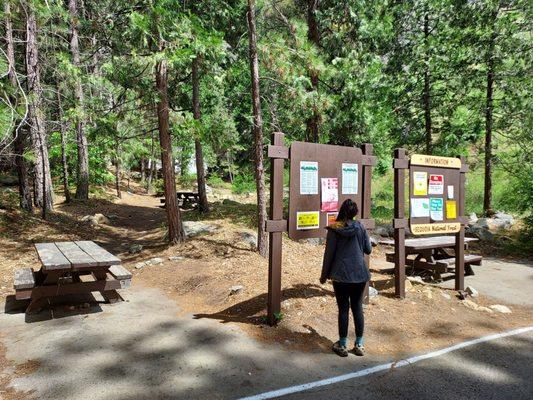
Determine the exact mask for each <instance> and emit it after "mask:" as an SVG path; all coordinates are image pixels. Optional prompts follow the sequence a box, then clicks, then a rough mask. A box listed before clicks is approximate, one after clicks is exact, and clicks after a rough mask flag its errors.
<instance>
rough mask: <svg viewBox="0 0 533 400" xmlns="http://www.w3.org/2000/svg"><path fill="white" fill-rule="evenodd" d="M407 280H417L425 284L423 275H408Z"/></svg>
mask: <svg viewBox="0 0 533 400" xmlns="http://www.w3.org/2000/svg"><path fill="white" fill-rule="evenodd" d="M407 280H408V281H410V282H415V283H422V284H424V281H423V280H422V277H421V276H418V275H417V276H408V277H407Z"/></svg>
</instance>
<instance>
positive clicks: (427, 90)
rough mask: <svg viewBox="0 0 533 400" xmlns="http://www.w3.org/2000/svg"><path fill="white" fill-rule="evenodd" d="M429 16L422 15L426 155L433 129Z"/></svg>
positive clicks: (429, 147) (430, 147) (429, 152)
mask: <svg viewBox="0 0 533 400" xmlns="http://www.w3.org/2000/svg"><path fill="white" fill-rule="evenodd" d="M428 40H429V14H427V13H426V14H425V15H424V43H425V51H426V54H425V61H424V94H423V96H422V97H423V103H424V126H425V140H426V154H431V151H432V134H433V127H432V124H431V73H430V71H429V43H428Z"/></svg>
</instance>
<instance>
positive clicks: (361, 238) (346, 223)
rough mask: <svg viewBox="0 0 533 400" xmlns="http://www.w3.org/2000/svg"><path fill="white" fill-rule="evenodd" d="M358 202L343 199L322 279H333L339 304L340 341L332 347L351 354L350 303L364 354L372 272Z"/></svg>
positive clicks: (331, 229) (360, 353)
mask: <svg viewBox="0 0 533 400" xmlns="http://www.w3.org/2000/svg"><path fill="white" fill-rule="evenodd" d="M357 212H358V209H357V204H355V203H354V202H353V201H352V200H350V199H348V200H345V201H344V203H342V206H341V209H340V211H339V214H338V216H337V220H336V222H335V223H334V224H333V225H331V226H329V227H328V228H327V229H328V235H327V242H326V252H325V253H324V263H323V265H322V275H321V276H320V283H322V284H324V283H326V280H327V279H331V280H332V281H333V289H334V291H335V298H336V299H337V306H338V308H339V341H338V342H336V343H334V344H333V351H334V352H335V353H337V354H338V355H339V356H341V357H347V356H348V350H347V349H346V346H347V342H348V322H349V319H350V317H349V314H350V307H351V309H352V313H353V317H354V320H355V337H356V339H355V346H354V349H353V351H354V353H355V354H356V355H358V356H363V355H364V347H363V331H364V324H365V321H364V316H363V294H364V291H365V286H366V283H367V282H368V281H369V280H370V272H369V271H368V267H367V266H366V265H365V261H364V254H370V253H371V251H372V246H371V245H370V239H369V237H368V233H367V231H366V229H365V228H364V226H363V225H361V223H360V222H359V221H354V218H355V216H356V215H357Z"/></svg>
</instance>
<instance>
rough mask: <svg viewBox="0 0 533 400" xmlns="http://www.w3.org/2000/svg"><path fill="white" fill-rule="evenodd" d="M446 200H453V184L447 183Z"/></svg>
mask: <svg viewBox="0 0 533 400" xmlns="http://www.w3.org/2000/svg"><path fill="white" fill-rule="evenodd" d="M448 200H453V186H452V185H448Z"/></svg>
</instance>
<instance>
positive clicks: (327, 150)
mask: <svg viewBox="0 0 533 400" xmlns="http://www.w3.org/2000/svg"><path fill="white" fill-rule="evenodd" d="M284 137H285V135H284V134H283V133H281V132H275V133H273V134H272V144H271V145H270V146H269V147H268V151H267V154H268V157H270V159H271V166H270V214H269V220H268V221H266V223H265V227H264V229H265V231H267V232H268V233H269V239H270V240H269V261H268V311H267V318H268V323H269V324H270V325H274V324H275V323H276V320H277V318H276V316H278V315H279V313H280V311H281V266H282V256H281V254H282V234H283V232H287V231H288V232H289V237H290V238H291V239H294V240H298V239H305V238H321V237H325V236H326V230H325V227H326V225H327V220H326V219H327V216H326V212H320V223H319V228H318V229H313V230H306V231H302V230H297V229H296V213H297V212H298V211H318V210H320V190H319V192H318V195H300V192H299V190H298V189H299V181H300V176H299V162H300V161H313V162H318V163H319V175H318V176H319V179H320V177H324V178H325V177H332V178H333V177H337V178H339V182H341V179H342V176H341V167H342V163H353V164H357V165H358V178H359V179H358V189H359V190H358V193H357V194H355V195H343V194H342V190H341V191H340V192H341V193H339V203H342V201H344V200H345V199H347V198H352V199H355V201H356V202H357V204H358V206H359V211H360V213H359V217H360V218H359V220H360V221H361V223H362V224H363V225H364V226H365V227H366V228H367V229H373V228H374V226H375V223H374V220H373V219H371V217H370V206H371V200H370V196H371V178H372V166H373V165H376V163H377V159H376V157H374V156H373V155H372V152H373V147H372V145H371V144H364V145H362V146H361V148H356V147H346V146H334V145H325V144H316V143H306V142H293V144H292V145H291V148H290V149H289V148H288V147H285V146H284ZM286 159H289V160H290V162H291V169H290V192H289V218H288V220H285V219H283V167H284V160H286ZM295 166H297V167H296V168H295ZM369 260H370V259H369V257H368V256H365V261H366V263H367V265H369ZM365 302H368V285H367V287H366V290H365Z"/></svg>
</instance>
